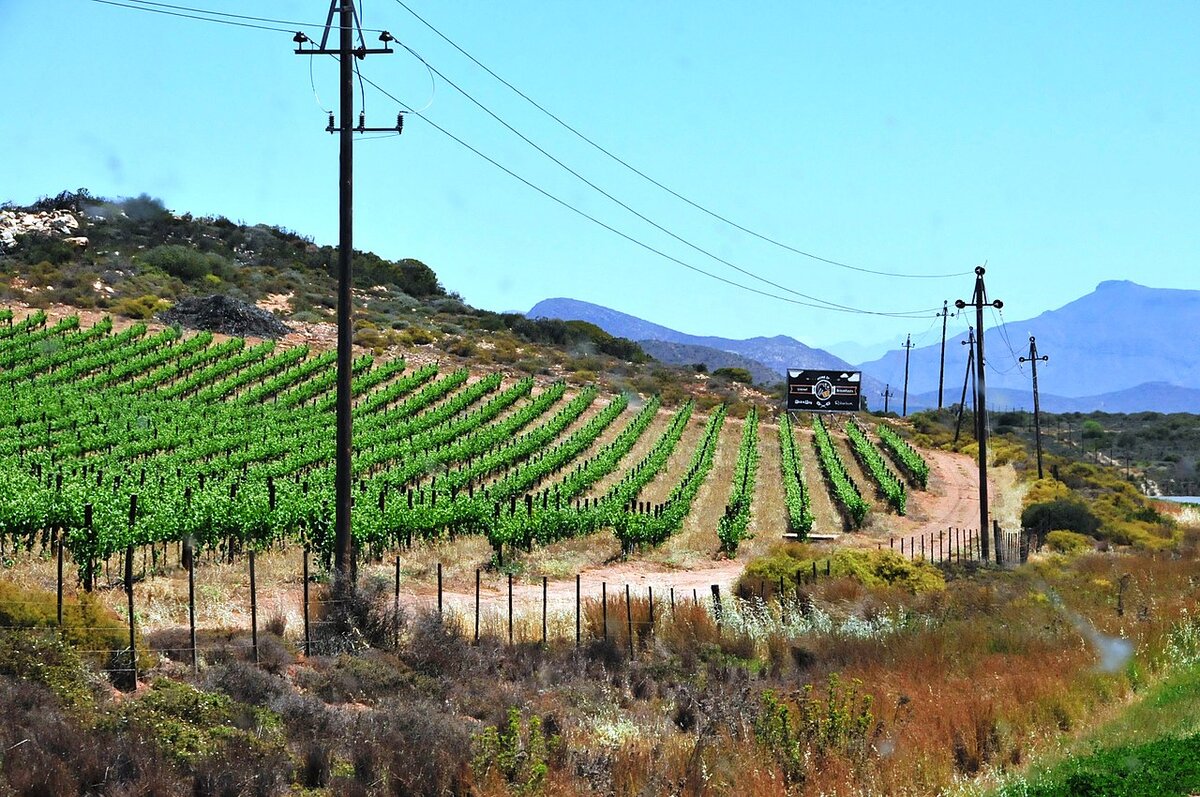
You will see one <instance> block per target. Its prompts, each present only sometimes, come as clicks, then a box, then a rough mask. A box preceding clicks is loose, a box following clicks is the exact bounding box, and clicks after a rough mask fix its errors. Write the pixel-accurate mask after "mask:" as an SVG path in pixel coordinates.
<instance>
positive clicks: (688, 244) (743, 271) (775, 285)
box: [398, 42, 858, 310]
mask: <svg viewBox="0 0 1200 797" xmlns="http://www.w3.org/2000/svg"><path fill="white" fill-rule="evenodd" d="M398 44H400V46H401V47H403V48H404V49H405V50H407V51H408V52H409V53H411V54H412V56H413V57H414V58H416V59H417V60H419V61H420V62H421V63H423V64H425V66H426V68H428V69H430V70H431V71H432V72H433V73H434V74H435V75H437V76H438V77H439V78H441V79H442V80H443V81H445V82H446V84H447V85H449V86H450V87H451V88H453V89H454V90H455V91H457V92H458V93H459V94H461V95H462V96H463V97H465V98H466V99H467V100H469V101H470V102H471V103H472V104H474V105H475V106H476V107H477V108H479V109H480V110H481V111H483V112H484V113H486V114H487V115H488V116H490V117H492V119H494V120H496V122H498V123H499V124H501V125H502V126H504V128H505V129H507V130H508V131H509V132H511V133H512V134H513V135H515V136H517V137H518V138H520V139H521V140H522V141H524V142H525V143H526V144H528V145H529V146H531V147H533V149H535V150H537V151H538V152H539V153H541V154H542V155H543V156H545V157H546V158H548V159H549V160H550V161H552V162H553V163H555V164H556V165H558V166H559V167H560V168H562V169H563V170H564V171H566V172H567V173H568V174H570V175H572V176H574V177H575V178H576V179H578V180H579V181H580V182H582V183H583V184H584V185H586V186H588V187H589V188H591V189H592V190H594V191H596V192H597V193H599V194H600V195H601V196H604V197H605V198H607V199H608V200H610V201H611V202H614V203H615V204H617V205H618V206H620V207H621V208H624V209H625V210H626V211H628V212H629V213H632V214H633V215H634V216H637V217H638V218H639V219H641V220H642V221H644V222H645V223H646V224H649V225H650V226H651V227H654V228H655V229H656V230H658V231H659V232H661V233H663V234H664V235H667V236H669V237H670V238H673V239H674V240H676V241H678V242H679V243H681V244H683V245H684V246H686V247H688V248H689V249H693V250H695V251H696V252H699V253H700V254H702V255H704V256H705V257H708V258H710V259H712V260H714V261H716V262H718V263H720V264H722V265H724V266H727V267H728V268H731V269H733V270H734V271H737V272H738V273H740V274H743V275H745V276H747V277H750V278H751V279H754V280H757V281H758V282H761V283H763V284H764V285H770V286H771V287H772V288H776V289H778V290H781V291H784V292H785V293H790V294H792V295H793V296H799V297H801V298H803V299H808V300H809V301H811V302H817V303H819V304H823V305H828V306H829V307H830V308H834V309H839V310H855V309H858V308H853V307H850V306H849V305H843V304H838V303H837V302H831V301H828V300H826V299H822V298H820V297H818V296H813V295H812V294H808V293H804V292H802V291H797V290H793V289H792V288H789V287H788V286H786V285H782V284H780V283H778V282H775V281H774V280H770V279H767V278H766V277H763V276H760V275H758V274H755V273H754V272H752V271H750V270H749V269H746V268H743V267H742V266H739V265H738V264H736V263H734V262H732V261H730V260H728V259H726V258H724V257H721V256H720V255H717V254H715V253H713V252H712V251H710V250H708V249H705V248H704V247H702V246H700V245H698V244H696V243H694V242H692V241H689V240H688V239H686V238H684V237H683V236H681V235H679V234H677V233H675V232H673V231H672V230H670V229H668V228H666V227H664V226H663V225H661V224H659V223H658V222H656V221H654V220H653V219H651V218H650V217H649V216H647V215H645V214H644V213H642V212H641V211H639V210H637V209H636V208H633V207H631V206H630V205H629V204H628V203H626V202H624V201H623V200H621V199H619V198H618V197H616V196H614V195H613V194H611V193H610V192H609V191H607V190H605V189H604V188H602V187H601V186H600V185H598V184H596V183H595V182H594V181H592V180H590V179H589V178H587V177H585V176H584V175H583V174H581V173H580V172H579V171H578V170H576V169H574V168H572V167H571V166H569V165H568V164H566V163H564V162H563V161H562V160H561V159H559V158H558V157H557V156H555V155H554V154H553V153H551V152H549V151H547V150H546V149H545V148H544V147H542V146H541V145H540V144H538V143H537V142H535V141H533V140H532V139H530V138H529V137H528V136H526V135H525V134H524V133H522V132H521V131H520V130H517V129H516V128H515V127H513V126H512V125H511V124H509V123H508V122H507V121H505V120H504V119H502V118H501V117H500V116H499V115H498V114H496V113H495V112H494V111H492V110H491V109H490V108H488V107H487V106H486V105H484V104H483V103H482V102H480V101H479V100H478V99H476V98H475V97H474V96H472V95H471V94H470V92H468V91H466V90H465V89H464V88H462V87H461V86H459V85H458V84H457V83H455V82H454V81H453V80H451V79H450V78H448V77H446V75H445V74H444V73H443V72H442V71H441V70H439V69H438V68H437V67H436V66H433V65H432V64H430V63H429V62H428V61H426V60H425V59H424V58H422V57H421V55H420V54H419V53H417V52H416V51H415V50H413V49H412V48H411V47H409V46H407V45H405V44H404V43H403V42H398Z"/></svg>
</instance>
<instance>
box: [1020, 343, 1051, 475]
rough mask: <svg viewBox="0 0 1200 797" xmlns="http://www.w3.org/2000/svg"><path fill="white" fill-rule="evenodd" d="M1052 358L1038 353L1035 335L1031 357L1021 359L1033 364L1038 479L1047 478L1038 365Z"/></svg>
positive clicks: (1034, 431) (1030, 349)
mask: <svg viewBox="0 0 1200 797" xmlns="http://www.w3.org/2000/svg"><path fill="white" fill-rule="evenodd" d="M1049 359H1050V358H1049V357H1047V356H1046V355H1045V354H1043V355H1042V356H1041V357H1039V356H1038V353H1037V340H1036V339H1034V337H1033V335H1030V336H1029V356H1028V357H1021V358H1020V361H1021V362H1023V363H1032V364H1033V439H1034V440H1035V441H1036V446H1037V463H1038V478H1039V479H1042V478H1045V477H1044V475H1043V474H1042V412H1041V406H1040V404H1039V403H1038V385H1037V364H1038V360H1041V361H1042V362H1046V361H1048V360H1049Z"/></svg>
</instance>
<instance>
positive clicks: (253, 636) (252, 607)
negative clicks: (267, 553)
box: [250, 548, 258, 666]
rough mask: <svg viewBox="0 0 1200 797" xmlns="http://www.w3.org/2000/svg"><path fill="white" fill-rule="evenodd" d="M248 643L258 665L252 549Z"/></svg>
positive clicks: (251, 554)
mask: <svg viewBox="0 0 1200 797" xmlns="http://www.w3.org/2000/svg"><path fill="white" fill-rule="evenodd" d="M250 644H251V645H252V646H253V648H254V664H255V666H258V589H257V584H256V582H255V579H254V549H253V548H251V549H250Z"/></svg>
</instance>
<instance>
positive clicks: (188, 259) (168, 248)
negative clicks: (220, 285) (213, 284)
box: [141, 244, 233, 281]
mask: <svg viewBox="0 0 1200 797" xmlns="http://www.w3.org/2000/svg"><path fill="white" fill-rule="evenodd" d="M141 260H142V262H144V263H146V264H147V265H150V266H153V267H154V268H157V269H159V270H161V271H164V272H166V273H167V274H170V275H171V276H172V277H178V278H179V279H181V280H185V281H191V280H197V279H200V278H201V277H205V276H208V275H215V276H217V277H218V278H221V279H228V278H230V277H231V276H233V264H232V263H230V262H229V261H228V260H226V259H225V258H223V257H221V256H220V255H218V254H216V253H215V252H198V251H196V250H195V249H192V248H191V247H188V246H180V245H178V244H167V245H165V246H156V247H154V248H153V249H149V250H147V251H146V252H145V253H143V254H142V255H141Z"/></svg>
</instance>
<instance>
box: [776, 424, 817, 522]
mask: <svg viewBox="0 0 1200 797" xmlns="http://www.w3.org/2000/svg"><path fill="white" fill-rule="evenodd" d="M779 455H780V468H781V469H782V471H783V497H784V504H785V506H786V507H787V523H788V528H789V529H790V530H791V532H792V533H793V534H795V535H797V536H798V537H799V538H800V539H802V540H803V539H805V538H807V537H808V534H809V532H810V531H812V526H813V514H812V504H811V502H810V500H809V495H808V488H807V487H806V486H805V484H804V465H803V463H802V462H801V461H800V456H799V453H798V452H797V451H796V438H795V434H794V432H793V429H792V418H791V415H790V414H789V413H786V412H785V413H784V414H783V415H782V416H780V418H779Z"/></svg>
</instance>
